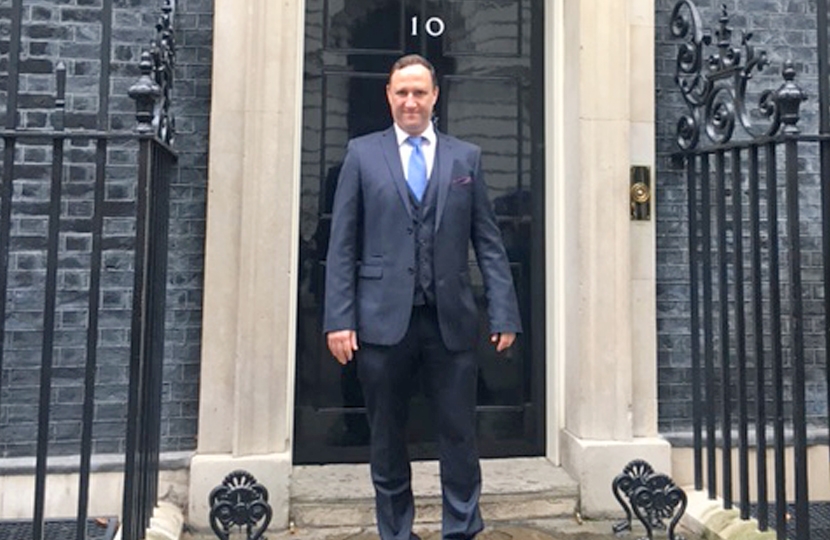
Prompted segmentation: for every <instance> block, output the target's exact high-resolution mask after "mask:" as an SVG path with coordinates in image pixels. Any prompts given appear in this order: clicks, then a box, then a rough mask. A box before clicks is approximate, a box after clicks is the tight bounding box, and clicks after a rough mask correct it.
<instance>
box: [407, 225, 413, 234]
mask: <svg viewBox="0 0 830 540" xmlns="http://www.w3.org/2000/svg"><path fill="white" fill-rule="evenodd" d="M413 232H414V231H413V230H412V227H407V228H406V234H412V233H413Z"/></svg>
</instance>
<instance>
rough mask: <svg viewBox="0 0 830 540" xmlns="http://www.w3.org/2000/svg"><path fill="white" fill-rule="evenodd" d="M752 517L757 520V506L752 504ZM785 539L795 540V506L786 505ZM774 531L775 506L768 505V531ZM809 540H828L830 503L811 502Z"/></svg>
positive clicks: (829, 535)
mask: <svg viewBox="0 0 830 540" xmlns="http://www.w3.org/2000/svg"><path fill="white" fill-rule="evenodd" d="M751 508H752V517H756V518H757V515H758V513H757V509H758V506H757V505H755V504H753V505H752V506H751ZM787 516H788V519H787V538H788V540H796V538H795V505H793V504H788V505H787ZM768 530H770V531H774V530H775V505H774V504H773V503H770V506H769V529H768ZM810 540H830V502H811V503H810Z"/></svg>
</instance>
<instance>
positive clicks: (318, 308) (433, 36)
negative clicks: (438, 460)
mask: <svg viewBox="0 0 830 540" xmlns="http://www.w3.org/2000/svg"><path fill="white" fill-rule="evenodd" d="M542 4H543V2H542V0H488V1H486V2H483V1H480V0H432V1H422V0H308V1H307V2H306V27H305V36H306V41H305V78H304V93H303V100H304V101H303V148H302V194H301V203H300V204H301V231H300V234H301V238H300V286H299V299H298V301H299V302H298V310H299V313H298V330H297V386H296V388H297V392H296V421H295V443H294V444H295V447H294V460H295V462H297V463H326V462H354V461H368V428H367V425H366V421H365V419H364V410H363V397H362V395H361V391H360V385H359V383H358V381H357V377H356V370H355V369H354V367H355V366H354V363H352V364H350V365H348V366H346V367H341V366H340V365H339V364H338V363H337V362H336V361H335V360H334V359H333V358H332V357H331V355H330V354H329V353H328V351H327V349H326V346H325V339H324V337H323V335H322V332H321V318H322V310H323V298H324V290H323V288H324V274H325V264H326V260H325V259H326V250H327V248H328V238H329V226H330V223H331V220H330V217H331V207H332V200H333V197H334V190H335V187H336V184H337V175H338V172H339V168H340V163H341V161H342V159H343V157H344V153H345V149H346V143H347V142H348V140H349V139H351V138H352V137H355V136H358V135H362V134H365V133H368V132H371V131H375V130H380V129H384V128H387V127H389V126H390V125H391V117H390V115H389V110H388V106H387V103H386V95H385V85H386V81H387V77H388V72H389V68H390V66H391V65H392V63H393V62H394V61H395V60H396V59H397V58H398V57H400V56H401V55H403V54H407V53H413V52H417V53H420V54H422V55H424V56H426V57H427V58H428V59H429V60H430V61H431V62H433V64H435V67H436V70H437V71H438V75H439V86H440V97H439V101H438V105H437V106H436V119H435V120H436V123H437V127H438V129H439V130H441V131H444V132H447V133H449V134H451V135H454V136H456V137H459V138H462V139H465V140H468V141H470V142H473V143H475V144H478V145H479V146H481V147H482V149H483V153H484V155H483V166H484V170H485V176H486V181H487V185H488V188H489V194H490V198H491V200H492V201H493V206H494V208H495V212H496V215H497V217H498V220H499V224H500V226H501V229H502V234H503V236H504V241H505V245H506V247H507V252H508V256H509V258H510V262H511V266H512V269H513V276H514V278H515V283H516V288H517V293H518V296H519V303H520V307H521V314H522V319H523V324H524V327H525V333H524V334H522V335H521V336H520V339H519V341H518V343H517V345H516V346H514V348H513V350H511V351H510V353H509V355H508V357H507V358H503V357H502V358H500V357H497V356H496V354H495V353H494V351H493V350H492V346H490V345H489V344H488V343H487V332H488V330H487V325H486V319H485V316H484V313H485V309H484V300H483V284H482V281H481V275H480V273H479V272H478V268H477V267H476V265H475V261H474V258H473V257H472V256H471V260H470V264H471V276H472V278H473V279H472V280H473V283H474V285H475V288H476V290H477V297H478V302H479V308H480V312H481V313H482V316H481V325H480V326H481V332H480V343H479V352H480V359H481V370H480V375H479V388H478V402H479V408H478V411H479V414H478V433H479V446H480V449H481V453H482V455H483V456H486V457H499V456H518V455H538V454H541V453H543V452H544V391H545V387H544V262H543V261H544V242H543V233H544V231H543V227H544V219H543V218H544V215H543V200H544V175H543V169H544V161H543V158H542V153H543V148H544V141H543V126H542V122H543V120H542V119H543V86H542V76H543V68H542V47H541V45H542V20H543V17H542ZM409 428H410V443H411V444H410V452H411V455H412V457H413V458H432V457H435V450H436V449H435V443H434V437H433V433H432V430H431V421H430V411H429V406H428V403H427V402H426V400H425V399H424V397H423V392H419V393H417V394H416V395H415V396H414V397H413V399H412V411H411V419H410V425H409Z"/></svg>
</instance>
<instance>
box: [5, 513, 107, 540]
mask: <svg viewBox="0 0 830 540" xmlns="http://www.w3.org/2000/svg"><path fill="white" fill-rule="evenodd" d="M76 529H77V521H76V520H72V519H65V520H49V521H47V522H46V523H45V524H44V526H43V540H79V539H77V538H76V537H75V533H76V532H77V531H76ZM117 530H118V519H116V518H114V517H111V518H95V519H89V520H87V524H86V539H85V540H112V539H113V538H114V537H115V532H116V531H117ZM32 538H33V536H32V522H31V521H11V520H9V521H3V520H0V539H2V540H32ZM80 540H84V539H80Z"/></svg>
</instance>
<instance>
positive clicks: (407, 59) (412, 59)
mask: <svg viewBox="0 0 830 540" xmlns="http://www.w3.org/2000/svg"><path fill="white" fill-rule="evenodd" d="M409 66H424V67H425V68H427V69H428V70H429V74H430V75H431V76H432V87H433V88H435V87H437V86H438V75H436V74H435V67H434V66H433V65H432V63H431V62H430V61H429V60H427V59H426V58H424V57H423V56H421V55H420V54H407V55H406V56H401V57H400V58H398V59H397V61H395V63H394V64H392V69H390V70H389V80H392V75H393V74H394V73H395V72H396V71H400V70H402V69H403V68H405V67H409Z"/></svg>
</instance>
